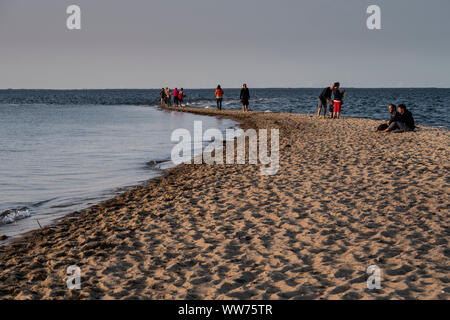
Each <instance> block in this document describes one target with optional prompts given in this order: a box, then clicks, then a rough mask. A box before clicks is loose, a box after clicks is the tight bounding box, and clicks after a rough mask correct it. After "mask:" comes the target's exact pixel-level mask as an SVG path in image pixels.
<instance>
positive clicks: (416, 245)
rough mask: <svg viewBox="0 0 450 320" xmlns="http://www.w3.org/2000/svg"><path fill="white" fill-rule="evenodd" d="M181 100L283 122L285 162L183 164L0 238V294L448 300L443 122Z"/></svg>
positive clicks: (271, 123) (246, 120)
mask: <svg viewBox="0 0 450 320" xmlns="http://www.w3.org/2000/svg"><path fill="white" fill-rule="evenodd" d="M183 109H184V110H185V111H190V112H195V113H202V114H209V115H220V116H224V117H227V118H231V119H234V120H237V121H239V122H240V124H241V127H243V128H255V129H256V128H279V129H280V171H279V172H278V174H277V175H275V176H262V175H261V174H260V171H259V168H258V166H256V165H206V164H203V165H181V166H178V167H176V168H174V169H171V170H168V171H167V172H166V175H165V176H164V177H162V178H159V179H154V180H151V181H150V182H149V184H148V185H147V186H140V187H136V188H133V189H132V190H130V191H128V192H126V193H124V194H122V195H119V196H117V197H116V198H114V199H112V200H109V201H106V202H103V203H101V204H99V205H97V206H94V207H92V208H90V209H88V210H85V211H82V212H78V213H74V214H73V215H71V216H69V217H67V218H65V219H64V220H63V221H62V222H60V223H57V224H55V225H53V226H52V227H49V228H44V229H43V230H39V231H35V232H32V233H29V234H28V235H26V236H25V237H23V238H22V239H19V240H18V241H17V242H16V243H15V244H13V245H11V246H8V247H3V248H1V249H0V261H1V266H0V297H1V298H14V299H78V298H81V299H123V298H128V299H378V298H381V299H448V298H449V293H450V285H449V271H450V265H449V256H450V249H449V245H448V241H449V223H448V222H449V218H448V213H449V204H450V201H449V179H450V177H449V169H450V166H449V160H448V159H449V153H450V146H449V144H450V133H449V131H447V130H444V129H435V128H425V127H422V128H420V129H419V130H418V131H417V132H411V133H403V134H387V135H379V134H377V133H375V132H374V129H375V127H376V126H377V125H378V124H379V122H377V121H373V120H365V119H350V118H348V119H340V120H329V119H327V120H325V119H318V118H317V117H316V116H312V115H300V114H278V113H248V114H243V113H241V112H237V111H222V112H220V111H215V110H209V109H208V110H206V109H191V108H189V109H187V108H183ZM373 264H375V265H377V266H378V267H380V268H381V276H382V282H381V286H382V288H381V289H380V290H368V289H367V287H366V280H367V277H368V275H367V274H366V269H367V267H368V266H370V265H373ZM70 265H77V266H79V267H80V268H81V271H82V279H81V281H82V282H81V285H82V289H81V290H80V291H77V290H72V291H69V290H67V288H66V283H65V280H66V277H67V275H66V268H67V267H68V266H70Z"/></svg>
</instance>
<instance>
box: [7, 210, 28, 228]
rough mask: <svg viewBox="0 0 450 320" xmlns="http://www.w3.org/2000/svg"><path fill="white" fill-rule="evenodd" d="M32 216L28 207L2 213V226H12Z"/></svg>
mask: <svg viewBox="0 0 450 320" xmlns="http://www.w3.org/2000/svg"><path fill="white" fill-rule="evenodd" d="M30 216H31V211H30V210H29V209H28V208H27V207H23V208H17V209H11V210H6V211H3V212H2V213H0V225H3V224H10V223H13V222H14V221H17V220H22V219H25V218H28V217H30Z"/></svg>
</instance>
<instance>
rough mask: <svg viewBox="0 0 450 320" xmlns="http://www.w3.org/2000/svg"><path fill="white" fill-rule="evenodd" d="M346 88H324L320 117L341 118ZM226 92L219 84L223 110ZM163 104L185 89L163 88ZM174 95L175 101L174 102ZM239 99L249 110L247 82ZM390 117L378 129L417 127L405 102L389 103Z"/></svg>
mask: <svg viewBox="0 0 450 320" xmlns="http://www.w3.org/2000/svg"><path fill="white" fill-rule="evenodd" d="M345 92H346V91H345V90H340V83H339V82H335V83H334V84H333V85H331V86H329V87H326V88H325V89H323V90H322V92H321V94H320V95H319V105H318V106H319V108H318V110H317V114H318V116H319V117H320V116H321V113H322V110H323V117H324V118H325V117H326V114H327V111H328V110H329V114H330V118H331V119H339V116H340V113H341V108H342V104H343V102H344V97H345ZM224 94H225V92H224V91H223V89H222V87H221V86H220V84H219V85H217V88H216V91H215V92H214V95H215V96H216V102H217V109H218V110H222V102H223V96H224ZM159 95H160V99H161V104H165V105H167V106H172V105H174V106H181V105H182V102H183V99H184V97H185V95H184V90H183V88H181V89H180V90H178V89H177V88H175V89H173V91H171V90H170V89H169V88H165V89H164V88H162V89H161V92H160V94H159ZM172 97H173V102H172ZM239 99H240V101H241V104H242V111H243V112H248V106H249V104H250V90H249V89H248V87H247V84H245V83H244V84H243V85H242V89H241V93H240V95H239ZM389 113H390V119H389V121H387V123H383V124H382V125H380V126H379V127H378V129H377V130H378V131H379V132H382V133H386V132H390V131H393V132H407V131H413V130H414V128H415V124H414V118H413V115H412V113H411V112H410V111H409V110H408V109H406V106H405V105H404V104H400V105H398V107H396V106H395V105H394V104H390V105H389Z"/></svg>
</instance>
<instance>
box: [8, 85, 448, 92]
mask: <svg viewBox="0 0 450 320" xmlns="http://www.w3.org/2000/svg"><path fill="white" fill-rule="evenodd" d="M215 87H216V86H213V87H208V88H206V87H181V86H180V88H183V89H184V90H210V89H214V88H215ZM341 87H342V88H349V89H450V87H439V86H424V87H422V86H411V87H407V86H405V87H367V86H364V87H354V86H341ZM161 88H163V87H161ZM161 88H159V87H158V88H132V87H129V88H0V91H8V90H17V91H19V90H22V91H24V90H51V91H83V90H84V91H86V90H161ZM164 88H166V87H164ZM169 88H170V87H169ZM174 88H178V87H173V88H171V89H174ZM222 88H224V89H241V88H242V87H222ZM249 88H250V89H320V88H322V86H319V87H276V86H269V87H251V86H249Z"/></svg>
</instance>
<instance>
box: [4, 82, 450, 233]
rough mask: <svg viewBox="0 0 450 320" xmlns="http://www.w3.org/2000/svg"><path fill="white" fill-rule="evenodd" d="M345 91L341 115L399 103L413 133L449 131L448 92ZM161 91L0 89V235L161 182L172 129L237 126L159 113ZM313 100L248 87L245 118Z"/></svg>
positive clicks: (193, 96)
mask: <svg viewBox="0 0 450 320" xmlns="http://www.w3.org/2000/svg"><path fill="white" fill-rule="evenodd" d="M346 89H347V96H346V100H345V102H344V105H343V107H342V113H341V115H342V116H344V117H359V118H371V119H378V120H380V121H381V120H386V119H388V116H389V115H388V110H387V109H388V105H389V104H390V103H394V104H400V103H404V104H406V106H407V108H408V109H409V110H410V111H411V112H412V113H413V115H414V118H415V120H416V122H417V123H418V125H419V126H432V127H441V128H445V129H450V118H449V111H450V108H449V106H448V103H449V101H450V89H439V88H422V89H417V88H410V89H408V88H404V89H389V88H386V89H362V88H346ZM159 91H160V89H149V90H144V89H141V90H132V89H123V90H122V89H116V90H15V89H9V90H0V235H5V236H7V237H8V240H9V239H12V238H15V237H18V236H20V235H22V234H23V233H25V232H28V231H31V230H34V229H38V228H41V227H44V226H46V225H49V224H51V223H53V222H55V221H57V220H58V219H61V217H63V216H65V215H67V214H69V213H72V212H75V211H79V210H82V209H85V208H87V207H89V206H91V205H94V204H97V203H99V202H101V201H103V200H106V199H108V198H111V197H113V196H114V195H116V194H118V193H120V192H123V191H125V190H127V189H128V188H130V187H132V186H136V185H142V184H145V183H146V181H148V180H149V179H151V178H154V177H157V176H160V175H162V174H163V170H164V169H167V168H170V167H172V166H173V165H174V164H173V163H172V162H171V160H170V155H171V151H172V148H173V147H174V145H175V144H176V143H177V142H174V141H171V135H172V133H173V131H174V130H176V129H179V128H183V129H187V130H189V131H190V132H193V128H194V121H196V120H201V121H202V124H203V128H204V130H206V129H208V128H217V129H219V130H221V131H225V130H226V129H228V128H233V127H236V125H237V124H236V123H235V122H234V121H232V120H227V119H217V118H215V117H209V116H201V115H194V114H188V113H182V112H177V111H166V110H161V109H160V108H159ZM224 91H225V95H224V102H223V108H224V109H231V110H239V109H240V108H241V105H240V102H239V91H240V89H227V88H225V89H224ZM320 92H321V88H304V89H295V88H267V89H252V88H250V95H251V100H250V110H254V111H262V112H291V113H310V114H314V113H316V112H317V99H318V96H319V94H320ZM184 93H185V95H186V97H185V101H184V103H185V104H187V105H189V106H194V107H199V108H215V107H216V102H215V97H214V88H211V89H188V88H185V89H184ZM206 143H208V141H204V144H206ZM193 151H194V155H195V154H197V153H199V152H201V149H200V150H193Z"/></svg>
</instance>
